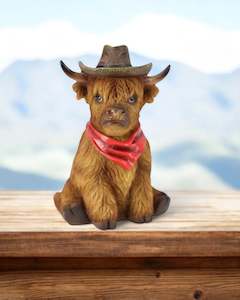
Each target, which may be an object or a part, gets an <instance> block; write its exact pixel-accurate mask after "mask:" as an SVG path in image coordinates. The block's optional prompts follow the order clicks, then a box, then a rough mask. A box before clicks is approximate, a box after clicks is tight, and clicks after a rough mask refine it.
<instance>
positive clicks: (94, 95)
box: [61, 62, 170, 138]
mask: <svg viewBox="0 0 240 300" xmlns="http://www.w3.org/2000/svg"><path fill="white" fill-rule="evenodd" d="M61 66H62V69H63V71H64V72H65V74H66V75H68V76H69V77H71V78H72V79H74V80H75V81H76V82H75V83H74V84H73V90H74V91H75V92H76V97H77V99H82V98H84V99H85V100H86V102H87V103H88V104H89V106H90V111H91V122H92V124H93V126H94V127H95V128H96V129H97V130H99V131H100V132H102V133H103V134H105V135H107V136H111V137H115V138H126V137H127V136H128V135H130V134H131V132H132V131H134V130H135V129H136V127H137V126H138V120H139V113H140V110H141V108H142V107H143V105H144V104H145V103H151V102H153V100H154V97H155V96H156V95H157V93H158V91H159V90H158V88H157V86H156V84H157V83H158V82H159V81H161V80H162V79H163V78H164V77H165V76H166V75H167V74H168V72H169V70H170V66H168V67H167V68H166V69H164V70H163V71H162V72H161V73H159V74H158V75H155V76H136V77H134V76H131V77H102V76H101V77H93V76H87V75H85V74H84V73H76V72H73V71H72V70H70V69H69V68H68V67H67V66H66V65H65V64H64V63H63V62H61Z"/></svg>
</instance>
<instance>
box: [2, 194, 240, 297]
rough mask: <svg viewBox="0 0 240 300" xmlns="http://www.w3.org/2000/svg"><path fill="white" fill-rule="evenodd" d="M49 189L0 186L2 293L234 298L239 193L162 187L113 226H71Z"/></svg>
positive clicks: (239, 248) (238, 273)
mask: <svg viewBox="0 0 240 300" xmlns="http://www.w3.org/2000/svg"><path fill="white" fill-rule="evenodd" d="M52 194H53V193H50V192H18V191H15V192H14V191H11V192H8V191H2V192H0V295H1V296H0V298H1V299H3V300H5V299H10V300H12V299H16V300H17V299H33V300H34V299H121V300H122V299H123V300H124V299H133V300H134V299H151V300H152V299H153V300H154V299H166V300H168V299H170V300H171V299H174V300H175V299H177V300H178V299H180V300H181V299H184V300H185V299H210V300H211V299H213V300H215V299H218V300H221V299H224V300H225V299H228V300H231V299H235V300H237V299H240V284H239V282H240V192H231V191H230V192H225V193H207V192H174V193H168V194H169V195H170V196H171V198H172V202H171V207H170V209H169V210H168V212H167V213H166V214H165V215H163V216H160V217H157V218H155V219H154V221H153V222H152V223H148V224H134V223H131V222H121V223H120V225H119V226H118V227H117V229H116V230H113V231H99V230H97V229H96V228H95V227H94V226H93V225H83V226H70V225H68V224H67V223H66V222H65V221H64V220H63V219H62V218H61V216H60V215H59V213H58V212H57V210H56V209H55V207H54V205H53V200H52Z"/></svg>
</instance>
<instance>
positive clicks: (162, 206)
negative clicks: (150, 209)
mask: <svg viewBox="0 0 240 300" xmlns="http://www.w3.org/2000/svg"><path fill="white" fill-rule="evenodd" d="M170 200H171V199H170V197H169V196H168V195H167V194H165V193H163V192H160V191H158V190H156V189H154V199H153V201H154V216H159V215H162V214H163V213H165V212H166V211H167V210H168V208H169V204H170Z"/></svg>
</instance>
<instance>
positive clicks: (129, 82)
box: [54, 46, 170, 229]
mask: <svg viewBox="0 0 240 300" xmlns="http://www.w3.org/2000/svg"><path fill="white" fill-rule="evenodd" d="M105 47H106V46H105ZM119 47H123V46H119ZM119 47H114V48H119ZM62 68H63V70H64V72H65V73H66V74H67V75H68V76H70V77H71V78H73V79H75V80H76V82H75V83H74V84H73V89H74V91H75V92H76V95H77V98H78V99H81V98H85V100H86V102H87V103H88V104H89V106H90V111H91V119H90V121H89V123H88V124H87V127H86V130H85V131H84V133H83V135H82V137H81V140H80V144H79V147H78V150H77V153H76V156H75V159H74V161H73V165H72V170H71V175H70V178H69V179H68V180H67V182H66V183H65V185H64V188H63V190H62V192H59V193H56V194H55V196H54V200H55V204H56V207H57V208H58V210H59V211H60V213H61V214H62V215H63V217H64V218H65V220H66V221H68V222H69V223H70V224H86V223H93V224H94V225H95V226H96V227H97V228H100V229H113V228H115V227H116V222H117V221H118V220H123V219H128V220H130V221H133V222H137V223H143V222H150V221H151V220H152V217H153V215H159V214H162V213H163V212H165V211H166V210H167V208H168V206H169V201H170V199H169V197H168V196H167V195H166V194H165V193H163V192H160V191H157V190H156V189H154V188H153V187H152V186H151V180H150V172H151V152H150V146H149V143H148V141H147V139H146V138H145V137H144V134H143V132H142V131H141V128H140V124H139V113H140V110H141V108H142V107H143V105H144V104H145V103H150V102H152V101H153V99H154V97H155V96H156V94H157V93H158V88H157V87H156V85H155V84H156V83H157V82H158V81H160V80H161V79H163V78H164V77H165V76H166V75H167V73H168V71H169V67H168V68H166V69H165V70H164V71H163V72H161V73H160V74H158V75H156V76H152V77H147V76H143V75H137V76H134V75H132V74H131V76H126V75H125V76H122V75H121V76H116V75H114V76H113V75H111V76H109V75H108V76H106V75H104V76H102V75H101V76H99V75H98V74H97V76H96V74H95V76H94V75H92V74H91V75H87V74H86V73H84V72H83V73H75V72H73V71H71V70H70V69H68V68H67V67H66V66H65V65H64V64H63V63H62ZM126 141H127V142H126ZM128 142H129V143H128ZM134 143H135V144H136V145H135V144H134ZM129 149H130V150H129ZM132 149H133V150H134V151H135V152H134V151H133V150H132ZM124 151H126V152H124Z"/></svg>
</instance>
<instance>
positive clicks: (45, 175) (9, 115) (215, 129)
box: [0, 53, 240, 190]
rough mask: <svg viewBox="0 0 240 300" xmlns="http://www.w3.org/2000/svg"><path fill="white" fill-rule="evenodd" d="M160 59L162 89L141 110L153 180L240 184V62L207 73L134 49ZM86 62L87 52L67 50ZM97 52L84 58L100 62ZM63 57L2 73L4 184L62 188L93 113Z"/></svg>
mask: <svg viewBox="0 0 240 300" xmlns="http://www.w3.org/2000/svg"><path fill="white" fill-rule="evenodd" d="M131 57H132V64H133V65H142V64H145V63H148V62H152V63H153V69H152V71H151V73H150V75H152V74H156V73H158V72H159V71H160V70H162V69H163V68H164V67H165V66H166V65H167V64H169V63H170V64H171V71H170V73H169V75H168V76H167V78H166V79H165V80H164V81H162V82H160V83H159V85H158V87H159V89H160V93H159V95H158V96H157V97H156V100H155V102H154V103H152V104H147V105H145V107H144V108H143V110H142V112H141V120H140V121H141V124H142V128H143V130H144V133H145V135H146V136H147V137H148V139H149V141H150V144H151V147H152V153H153V167H152V180H153V183H154V185H155V186H157V187H161V188H162V189H185V190H186V189H212V190H215V189H226V188H240V88H239V82H240V69H237V70H235V71H234V72H232V73H228V74H205V73H202V72H199V71H198V70H195V69H193V68H190V67H189V66H186V65H184V64H181V63H177V62H173V61H157V60H153V59H151V58H147V57H143V56H140V55H138V54H135V53H132V56H131ZM62 59H63V60H64V61H65V63H66V64H67V65H69V66H70V67H71V68H72V69H75V70H78V67H77V62H78V61H79V60H80V58H74V59H68V58H65V59H64V58H62ZM98 59H99V58H98V57H97V56H95V55H85V56H82V57H81V60H82V61H83V62H84V63H86V64H88V65H90V66H95V65H96V64H97V62H98ZM72 83H73V81H71V80H70V79H69V78H67V77H66V76H65V75H64V74H63V72H62V71H61V69H60V67H59V61H58V60H49V61H40V60H34V61H16V62H15V63H14V64H12V65H10V66H9V67H8V68H6V69H5V70H4V71H2V72H1V73H0V136H1V146H0V188H2V189H5V188H7V189H58V188H59V187H60V186H61V185H62V183H63V181H64V180H65V179H66V178H67V176H68V175H69V172H70V168H71V163H72V160H73V155H74V153H75V151H76V148H77V145H78V143H79V139H80V136H81V134H82V132H83V130H84V128H85V124H86V122H87V120H88V119H89V111H88V106H87V104H86V103H85V102H84V101H83V100H81V101H76V100H75V95H74V93H73V91H72V89H71V85H72Z"/></svg>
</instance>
